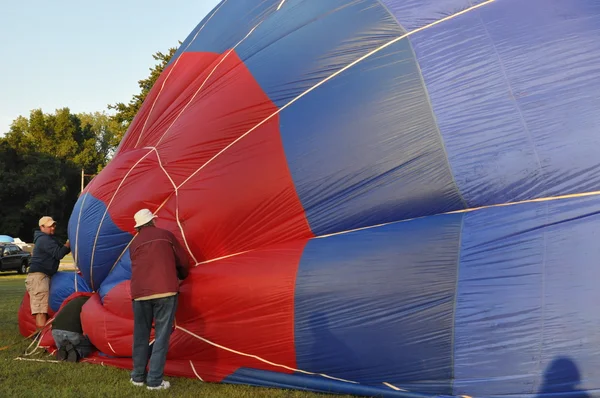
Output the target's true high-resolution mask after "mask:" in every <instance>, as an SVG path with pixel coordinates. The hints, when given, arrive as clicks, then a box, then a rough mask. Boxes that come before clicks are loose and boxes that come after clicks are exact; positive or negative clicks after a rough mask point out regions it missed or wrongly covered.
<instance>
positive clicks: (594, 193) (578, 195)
mask: <svg viewBox="0 0 600 398" xmlns="http://www.w3.org/2000/svg"><path fill="white" fill-rule="evenodd" d="M590 196H600V191H592V192H583V193H574V194H568V195H560V196H549V197H545V198H536V199H527V200H521V201H517V202H508V203H498V204H494V205H487V206H480V207H471V208H468V209H461V210H454V211H448V212H445V213H437V214H431V215H427V216H420V217H413V218H407V219H405V220H396V221H390V222H386V223H383V224H377V225H370V226H368V227H361V228H354V229H348V230H345V231H340V232H333V233H331V234H327V235H319V236H315V237H314V238H312V239H322V238H329V237H331V236H336V235H344V234H349V233H352V232H357V231H363V230H366V229H372V228H379V227H384V226H386V225H391V224H396V223H403V222H407V221H414V220H419V219H422V218H425V217H433V216H443V215H448V214H460V213H471V212H474V211H479V210H484V209H492V208H496V207H507V206H516V205H522V204H527V203H539V202H552V201H556V200H564V199H573V198H585V197H590Z"/></svg>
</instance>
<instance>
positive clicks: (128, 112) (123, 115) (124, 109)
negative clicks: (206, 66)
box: [108, 42, 181, 148]
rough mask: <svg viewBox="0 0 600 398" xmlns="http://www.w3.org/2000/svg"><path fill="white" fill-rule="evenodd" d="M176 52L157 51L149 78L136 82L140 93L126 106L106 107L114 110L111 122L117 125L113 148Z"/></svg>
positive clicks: (173, 50)
mask: <svg viewBox="0 0 600 398" xmlns="http://www.w3.org/2000/svg"><path fill="white" fill-rule="evenodd" d="M179 45H181V42H179ZM176 51H177V47H172V48H170V49H169V50H168V52H167V53H166V54H163V53H162V52H160V51H159V52H157V53H156V54H154V55H152V57H153V58H154V59H155V60H156V61H159V62H158V64H156V65H155V66H154V67H152V68H150V76H148V77H147V78H146V79H142V80H139V81H138V85H139V87H140V89H141V91H140V92H139V93H138V94H135V95H134V96H133V98H131V100H130V101H129V103H128V104H127V105H125V104H124V103H122V102H118V103H116V104H113V105H111V104H109V105H108V108H109V109H115V110H116V113H115V115H114V116H113V120H114V121H115V123H116V124H117V125H118V130H117V131H116V133H115V135H114V137H113V141H112V145H113V146H114V147H115V148H116V147H117V146H118V145H119V142H121V140H122V139H123V136H124V135H125V133H126V132H127V129H128V128H129V125H130V124H131V122H132V121H133V119H134V118H135V115H137V113H138V111H139V110H140V108H141V107H142V104H143V103H144V100H145V99H146V97H147V96H148V93H149V92H150V90H151V89H152V86H154V83H156V81H157V80H158V78H159V76H160V74H161V73H162V71H163V70H164V69H165V67H166V66H167V64H168V63H169V61H170V60H171V58H173V55H175V52H176Z"/></svg>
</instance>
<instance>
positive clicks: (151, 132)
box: [119, 52, 220, 152]
mask: <svg viewBox="0 0 600 398" xmlns="http://www.w3.org/2000/svg"><path fill="white" fill-rule="evenodd" d="M219 57H220V56H219V54H216V53H187V52H186V53H183V54H181V55H180V56H179V57H178V58H177V59H176V60H175V61H174V62H173V63H171V64H170V65H169V66H168V67H167V68H165V69H164V71H163V73H162V74H161V75H160V77H159V78H158V80H157V81H156V83H155V84H154V86H152V89H151V90H150V92H149V93H148V96H147V97H146V100H145V101H144V104H143V106H142V108H141V109H140V111H139V112H138V113H137V114H136V116H135V118H134V119H133V122H132V123H131V125H130V126H129V130H128V131H127V134H126V135H125V137H124V139H123V141H122V142H121V145H120V147H119V152H121V151H127V150H130V149H132V148H134V147H135V145H136V143H138V141H140V142H139V143H138V145H137V147H138V148H140V147H143V146H148V144H147V143H148V142H150V141H152V140H154V139H156V137H157V136H158V137H160V136H161V135H162V134H163V132H164V131H165V130H166V128H167V127H168V125H169V124H170V123H171V122H172V119H173V118H174V117H176V116H177V114H178V113H179V112H180V111H181V108H182V105H181V104H182V103H186V102H187V101H189V98H190V97H191V96H192V95H193V93H194V92H195V91H196V90H197V89H198V87H199V85H200V82H201V81H200V78H199V73H201V72H202V71H205V70H206V69H212V68H213V66H214V65H213V64H214V63H215V60H217V59H218V58H219ZM163 85H164V87H163ZM159 94H160V95H159ZM144 125H145V127H144ZM142 132H143V133H142Z"/></svg>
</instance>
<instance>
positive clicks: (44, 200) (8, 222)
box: [0, 43, 181, 241]
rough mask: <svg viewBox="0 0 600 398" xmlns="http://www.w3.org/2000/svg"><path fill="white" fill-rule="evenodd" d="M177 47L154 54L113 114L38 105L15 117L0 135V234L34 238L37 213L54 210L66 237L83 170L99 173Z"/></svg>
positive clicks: (49, 213)
mask: <svg viewBox="0 0 600 398" xmlns="http://www.w3.org/2000/svg"><path fill="white" fill-rule="evenodd" d="M180 44H181V43H180ZM176 51H177V48H170V49H169V50H168V51H167V53H162V52H157V53H156V54H154V55H153V57H154V59H155V60H156V61H158V62H157V64H156V65H155V66H154V67H152V68H150V75H149V76H148V77H147V78H145V79H142V80H140V81H138V85H139V87H140V92H139V93H137V94H135V95H133V97H132V98H131V100H130V101H129V103H128V104H125V103H122V102H118V103H116V104H114V105H109V106H108V109H109V110H114V111H116V112H114V114H113V115H109V114H107V113H106V112H104V111H98V112H93V113H81V114H73V113H71V111H70V109H69V108H68V107H65V108H61V109H57V110H56V111H55V112H54V113H44V112H43V111H42V110H41V109H34V110H32V111H31V112H30V114H29V116H28V117H25V116H19V117H18V118H17V119H15V120H14V121H13V123H12V125H11V128H10V131H9V132H8V133H7V134H6V136H4V137H1V136H0V204H1V205H0V234H6V235H10V236H14V237H20V238H21V239H23V240H26V241H31V239H32V238H33V231H34V230H35V229H37V221H38V219H39V218H40V217H41V216H43V215H50V216H52V217H54V219H55V220H57V221H58V227H57V231H56V233H57V235H59V236H61V237H62V238H65V239H66V235H67V223H68V221H69V217H70V215H71V212H72V210H73V207H74V205H75V203H76V202H77V198H78V196H79V194H80V191H81V171H82V170H84V172H85V174H96V173H98V172H100V171H101V170H102V168H103V167H105V166H106V164H107V163H108V162H109V161H110V158H111V156H112V155H113V153H114V152H115V150H116V148H117V146H118V145H119V142H120V141H121V139H122V138H123V136H124V134H125V132H126V131H127V128H128V127H129V125H130V124H131V122H132V121H133V119H134V117H135V115H136V114H137V112H138V111H139V110H140V108H141V106H142V103H143V102H144V100H145V99H146V97H147V95H148V93H149V92H150V90H151V89H152V86H153V85H154V84H155V83H156V81H157V80H158V78H159V76H160V74H161V73H162V71H163V70H164V68H165V67H166V65H167V64H168V62H169V61H170V60H171V58H172V57H173V55H174V54H175V52H176ZM87 181H89V179H87V180H86V182H87Z"/></svg>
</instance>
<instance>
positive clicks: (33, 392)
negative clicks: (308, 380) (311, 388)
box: [0, 273, 349, 398]
mask: <svg viewBox="0 0 600 398" xmlns="http://www.w3.org/2000/svg"><path fill="white" fill-rule="evenodd" d="M24 281H25V277H24V276H21V275H13V274H8V273H7V274H0V397H35V398H39V397H44V398H45V397H111V398H112V397H122V396H127V397H156V396H157V395H159V394H161V395H163V396H167V395H168V396H175V397H240V398H244V397H268V398H276V397H286V398H299V397H315V398H319V397H340V395H325V394H313V393H308V392H302V391H295V390H294V391H291V390H283V389H271V388H258V387H251V386H240V385H227V384H218V383H202V382H200V381H198V380H195V379H186V378H175V377H167V378H166V379H167V380H169V381H170V382H171V388H170V389H169V390H168V391H160V392H159V391H147V390H146V389H145V388H141V387H135V386H132V385H131V384H130V383H129V372H128V371H126V370H122V369H117V368H111V367H103V366H100V365H93V364H87V363H75V364H71V363H66V362H63V363H41V362H26V361H16V360H14V358H16V357H19V356H21V355H22V354H23V353H24V352H25V349H26V348H27V347H28V346H29V343H30V342H31V341H30V340H27V339H25V338H23V337H22V336H21V335H20V334H19V329H18V324H17V311H18V309H19V305H20V303H21V299H22V297H23V294H24V292H25V284H24ZM32 357H33V358H38V359H50V360H53V359H54V358H53V357H52V356H50V355H48V354H47V353H45V352H40V353H39V354H36V355H34V356H32ZM32 357H28V358H32ZM346 397H349V396H346Z"/></svg>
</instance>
